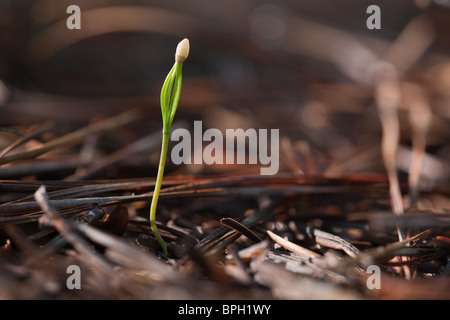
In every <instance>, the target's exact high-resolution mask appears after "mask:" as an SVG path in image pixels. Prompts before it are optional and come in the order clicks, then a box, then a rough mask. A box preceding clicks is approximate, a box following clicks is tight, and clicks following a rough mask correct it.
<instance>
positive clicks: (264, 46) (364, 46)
mask: <svg viewBox="0 0 450 320" xmlns="http://www.w3.org/2000/svg"><path fill="white" fill-rule="evenodd" d="M69 5H78V6H79V7H80V9H81V13H82V15H81V29H80V30H68V29H67V27H66V20H67V18H68V17H69V16H70V14H68V13H66V9H67V7H68V6H69ZM370 5H378V6H379V7H380V9H381V29H379V30H377V29H374V30H369V29H368V28H367V27H366V21H367V19H368V18H369V16H370V14H367V13H366V10H367V7H368V6H370ZM449 27H450V5H449V2H448V1H444V0H440V1H437V0H436V1H431V0H416V1H413V0H397V1H365V0H340V1H331V0H319V1H316V0H315V1H312V0H305V1H294V0H279V1H252V0H230V1H210V0H208V1H206V0H202V1H186V0H177V1H167V0H164V1H162V0H161V1H157V0H155V1H147V0H132V1H129V0H128V1H124V0H84V1H80V0H36V1H33V0H1V1H0V114H1V116H0V126H1V127H2V131H3V132H2V134H1V135H0V146H1V149H3V148H5V147H7V146H9V145H10V144H11V143H13V142H14V141H15V140H16V139H17V138H18V137H21V136H23V135H25V134H26V133H27V132H28V133H29V130H30V128H36V126H37V128H41V129H42V128H45V130H42V134H39V135H36V136H34V139H30V140H29V141H27V142H26V143H23V144H21V145H20V146H18V147H17V148H15V150H14V151H21V150H22V151H23V150H27V149H31V148H35V147H36V146H39V145H42V144H43V143H45V142H46V141H50V140H52V139H54V138H55V137H58V136H62V135H65V134H67V133H69V132H71V131H73V130H76V129H79V128H81V127H84V126H86V125H88V124H89V123H92V122H95V121H97V120H99V119H105V118H107V117H110V116H114V115H117V114H120V113H122V112H124V111H126V110H131V109H135V110H139V112H140V115H141V116H140V117H139V119H137V120H135V121H134V122H133V123H131V124H128V125H125V126H122V127H118V128H116V129H115V130H112V131H109V132H108V133H107V134H104V135H101V136H95V137H92V139H88V141H87V142H86V141H84V142H83V143H81V144H80V145H77V146H71V147H70V148H67V149H64V150H58V151H56V150H53V151H52V152H49V153H46V154H44V155H42V156H40V157H39V163H36V162H33V163H31V162H30V160H21V161H15V162H12V163H8V164H7V165H6V166H3V167H2V168H0V178H26V177H33V178H39V179H68V180H76V179H86V178H124V177H127V178H130V177H146V176H151V175H154V174H155V172H156V165H157V160H158V157H159V139H153V140H151V139H147V140H146V139H144V140H145V141H144V145H142V144H140V145H139V144H135V143H137V142H139V141H140V139H142V138H143V137H146V136H147V135H150V134H152V133H158V132H160V130H161V125H162V124H161V114H160V107H159V92H160V88H161V85H162V82H163V80H164V78H165V76H166V75H167V73H168V71H169V70H170V68H171V67H172V65H173V59H174V57H173V56H174V50H175V47H176V45H177V43H178V42H179V41H180V40H182V39H183V38H185V37H187V38H189V40H190V44H191V51H190V56H189V58H188V60H187V61H186V63H185V65H184V70H183V74H184V78H183V89H182V95H181V100H180V105H179V108H178V111H177V115H176V117H175V122H177V121H178V122H177V124H176V125H178V126H184V127H190V126H192V124H193V122H192V121H193V120H203V121H204V127H205V128H206V127H212V128H219V129H222V130H224V129H226V128H244V129H245V128H256V129H257V128H266V129H280V139H281V140H280V142H281V145H280V162H281V163H280V172H285V173H286V172H288V173H295V174H328V175H340V174H350V173H360V172H376V173H380V172H384V170H385V169H384V166H383V161H382V156H381V151H380V142H381V137H382V126H381V122H380V117H379V107H380V105H383V101H384V100H383V99H384V98H386V95H387V96H389V90H388V93H386V92H384V93H381V95H380V96H378V98H377V92H383V89H382V88H381V89H380V88H378V87H377V83H378V82H377V74H378V73H377V72H378V71H379V70H380V68H384V67H386V66H387V67H388V69H389V70H391V73H392V74H395V76H394V78H393V79H394V80H393V82H391V85H392V83H393V87H394V88H395V90H394V91H395V92H394V93H393V95H394V96H395V97H396V99H397V100H396V101H397V102H398V103H397V105H396V107H398V110H397V111H398V121H399V122H398V123H399V130H400V148H399V150H398V155H397V156H398V159H397V160H398V163H397V165H398V167H399V169H401V170H402V171H403V172H407V171H408V170H409V165H410V158H411V149H412V146H413V143H412V141H413V140H414V139H413V137H414V132H413V130H412V128H415V124H416V123H415V122H414V114H415V115H419V116H418V117H417V116H416V118H419V120H418V121H419V125H418V127H419V128H422V131H420V132H422V137H425V135H426V144H427V145H426V154H425V160H424V170H423V172H422V174H423V175H424V178H425V179H427V181H429V182H432V183H436V182H438V183H439V182H445V181H447V180H448V175H449V171H448V161H449V159H450V149H449V144H448V141H449V139H448V138H449V135H450V132H449V129H448V128H449V126H448V121H449V117H450V108H449V106H448V102H449V98H450V94H449V89H450V55H449V52H450V51H449V49H450V38H449V30H450V29H449ZM380 66H382V67H380ZM383 66H384V67H383ZM382 78H383V77H382ZM383 79H384V78H383ZM391 80H392V79H391ZM382 83H384V82H383V81H382ZM377 88H378V89H380V90H381V91H378V90H377ZM388 89H389V88H388ZM391 91H392V90H391ZM391 94H392V92H391ZM383 97H384V98H383ZM377 99H381V100H377ZM387 99H389V97H388V98H387ZM408 99H409V100H408ZM417 101H419V102H420V103H415V102H417ZM417 105H418V106H417ZM411 114H413V116H411ZM423 115H424V116H423ZM427 117H428V118H431V120H430V121H427V122H426V123H425V124H423V125H422V127H421V126H420V123H421V120H420V119H422V118H427ZM428 118H427V119H428ZM179 121H182V122H179ZM416 127H417V126H416ZM419 136H420V133H419ZM418 139H419V140H420V138H418ZM130 146H134V147H136V148H133V147H130ZM14 151H13V152H11V153H14ZM149 155H150V159H152V162H151V163H153V167H152V166H149ZM96 163H97V166H96V167H95V166H94V164H96ZM99 163H100V164H99ZM31 165H32V166H34V167H30V166H31ZM168 172H172V173H196V174H226V173H230V172H233V173H256V174H257V173H258V172H259V166H202V165H196V166H193V165H192V166H186V167H183V168H181V167H178V166H177V167H175V166H173V165H171V164H170V163H169V168H168Z"/></svg>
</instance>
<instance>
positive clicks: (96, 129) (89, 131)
mask: <svg viewBox="0 0 450 320" xmlns="http://www.w3.org/2000/svg"><path fill="white" fill-rule="evenodd" d="M136 119H138V113H137V112H136V111H127V112H124V113H122V114H120V115H117V116H114V117H111V118H109V119H106V120H103V121H100V122H98V123H94V124H91V125H89V126H87V127H85V128H82V129H79V130H76V131H74V132H71V133H69V134H67V135H65V136H62V137H59V138H56V139H54V140H52V141H49V142H47V143H45V144H43V145H42V146H41V147H39V148H36V149H32V150H28V151H24V152H20V153H16V154H13V155H10V156H5V157H2V158H0V165H2V164H6V163H10V162H13V161H17V160H24V159H31V158H35V157H37V156H40V155H42V154H44V153H47V152H49V151H52V150H54V149H57V148H63V147H64V148H67V147H72V146H74V145H77V144H79V143H81V142H82V141H83V140H84V139H86V137H88V136H90V135H95V134H101V133H104V132H106V131H108V130H112V129H114V128H117V127H119V126H122V125H125V124H128V123H130V122H132V121H135V120H136Z"/></svg>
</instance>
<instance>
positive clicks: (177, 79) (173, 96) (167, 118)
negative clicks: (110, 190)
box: [150, 39, 189, 256]
mask: <svg viewBox="0 0 450 320" xmlns="http://www.w3.org/2000/svg"><path fill="white" fill-rule="evenodd" d="M188 55H189V40H188V39H183V40H182V41H181V42H180V43H179V44H178V46H177V50H176V53H175V64H174V65H173V67H172V69H171V70H170V72H169V74H168V75H167V77H166V80H165V81H164V84H163V86H162V89H161V112H162V119H163V130H162V133H163V135H162V148H161V157H160V159H159V167H158V175H157V177H156V183H155V191H154V192H153V197H152V203H151V205H150V225H151V227H152V231H153V234H154V235H155V237H156V240H157V241H158V243H159V245H160V246H161V248H162V249H163V254H164V255H166V256H167V255H168V252H167V245H166V243H165V242H164V240H163V238H162V237H161V235H160V234H159V231H158V227H157V226H156V206H157V204H158V197H159V192H160V190H161V183H162V179H163V175H164V167H165V164H166V157H167V149H168V145H169V136H170V127H171V126H172V121H173V118H174V116H175V112H176V111H177V107H178V101H179V100H180V94H181V82H182V68H183V62H184V61H185V60H186V58H187V57H188Z"/></svg>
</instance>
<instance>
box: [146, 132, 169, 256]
mask: <svg viewBox="0 0 450 320" xmlns="http://www.w3.org/2000/svg"><path fill="white" fill-rule="evenodd" d="M169 136H170V128H169V129H167V128H166V127H164V128H163V136H162V149H161V157H160V159H159V167H158V175H157V177H156V184H155V191H154V192H153V197H152V204H151V205H150V225H151V227H152V231H153V234H154V235H155V237H156V240H157V241H158V243H159V245H160V246H161V247H162V249H163V254H164V255H166V256H167V255H168V252H167V245H166V243H165V242H164V240H163V238H162V237H161V235H160V234H159V231H158V227H157V226H156V207H157V205H158V198H159V191H160V190H161V184H162V180H163V176H164V167H165V165H166V157H167V149H168V145H169Z"/></svg>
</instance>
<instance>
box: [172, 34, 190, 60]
mask: <svg viewBox="0 0 450 320" xmlns="http://www.w3.org/2000/svg"><path fill="white" fill-rule="evenodd" d="M188 55H189V40H188V39H186V38H184V39H183V40H181V41H180V43H179V44H178V46H177V51H176V52H175V62H179V63H183V62H184V61H185V60H186V59H187V57H188Z"/></svg>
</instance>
